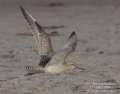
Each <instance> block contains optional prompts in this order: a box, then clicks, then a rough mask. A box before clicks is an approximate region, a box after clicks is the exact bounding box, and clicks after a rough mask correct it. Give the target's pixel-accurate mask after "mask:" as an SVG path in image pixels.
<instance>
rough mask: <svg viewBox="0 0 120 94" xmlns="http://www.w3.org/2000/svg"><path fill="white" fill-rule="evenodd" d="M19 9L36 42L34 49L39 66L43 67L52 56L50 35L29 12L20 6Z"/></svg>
mask: <svg viewBox="0 0 120 94" xmlns="http://www.w3.org/2000/svg"><path fill="white" fill-rule="evenodd" d="M20 10H21V12H22V14H23V16H24V18H25V19H26V21H27V22H28V24H29V25H30V27H31V29H32V34H33V37H34V39H35V42H36V45H35V46H36V47H35V48H36V49H37V52H38V54H39V56H40V63H39V66H41V67H45V66H46V64H47V63H48V62H49V61H50V59H51V57H52V56H53V53H54V52H53V47H52V43H51V38H50V35H49V34H48V33H47V32H45V30H44V29H43V27H42V26H41V25H40V24H39V23H38V22H37V21H36V19H35V18H33V17H32V16H31V15H30V13H29V12H28V11H27V10H25V9H24V8H23V7H22V6H20Z"/></svg>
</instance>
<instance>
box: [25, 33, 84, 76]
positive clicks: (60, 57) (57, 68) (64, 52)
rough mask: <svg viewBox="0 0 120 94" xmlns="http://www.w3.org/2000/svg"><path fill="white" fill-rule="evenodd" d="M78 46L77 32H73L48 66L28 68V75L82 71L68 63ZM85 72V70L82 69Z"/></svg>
mask: <svg viewBox="0 0 120 94" xmlns="http://www.w3.org/2000/svg"><path fill="white" fill-rule="evenodd" d="M76 46H77V35H76V33H75V32H72V33H71V34H70V36H69V38H68V40H67V43H66V44H65V45H64V46H63V48H62V49H60V50H59V51H58V52H56V53H55V54H54V55H53V57H52V58H51V60H50V61H49V62H48V64H47V65H46V66H45V67H44V68H41V67H39V66H35V67H33V66H26V70H27V71H28V73H27V74H26V75H32V74H36V73H41V72H46V73H50V74H59V73H62V72H66V71H68V70H73V69H74V68H78V69H80V70H81V69H82V68H80V67H78V66H77V65H76V64H74V63H72V62H67V61H66V59H67V57H68V56H69V55H70V54H72V53H73V52H74V51H75V49H76ZM82 70H83V69H82Z"/></svg>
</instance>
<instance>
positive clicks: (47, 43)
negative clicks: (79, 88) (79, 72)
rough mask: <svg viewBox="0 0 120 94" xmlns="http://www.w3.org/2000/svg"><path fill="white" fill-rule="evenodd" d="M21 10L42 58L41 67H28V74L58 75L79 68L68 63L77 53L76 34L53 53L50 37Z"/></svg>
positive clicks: (25, 11) (27, 13) (71, 35)
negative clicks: (69, 57) (69, 58)
mask: <svg viewBox="0 0 120 94" xmlns="http://www.w3.org/2000/svg"><path fill="white" fill-rule="evenodd" d="M20 10H21V12H22V14H23V16H24V18H25V19H26V20H27V22H28V23H29V25H30V27H31V29H32V31H33V32H32V33H33V37H34V39H35V41H36V47H37V51H38V53H39V56H40V63H39V66H37V67H33V66H26V70H27V71H28V73H27V74H28V75H29V74H35V73H39V72H47V73H53V74H54V73H55V74H57V73H61V72H64V71H66V70H70V69H73V68H75V67H77V66H76V65H75V64H73V63H69V62H66V58H67V57H68V56H69V55H70V54H71V53H73V52H74V51H75V48H76V46H77V35H76V33H75V32H72V33H71V34H70V36H69V38H68V40H67V43H66V44H65V45H64V46H63V48H62V49H60V50H59V51H58V52H56V53H55V52H54V51H53V47H52V43H51V38H50V35H49V34H48V33H47V32H45V30H44V29H43V28H42V26H41V25H40V24H39V23H38V22H37V21H36V19H35V18H33V17H32V16H31V15H30V13H29V12H28V11H27V10H25V9H24V8H23V7H22V6H20ZM77 68H79V67H77Z"/></svg>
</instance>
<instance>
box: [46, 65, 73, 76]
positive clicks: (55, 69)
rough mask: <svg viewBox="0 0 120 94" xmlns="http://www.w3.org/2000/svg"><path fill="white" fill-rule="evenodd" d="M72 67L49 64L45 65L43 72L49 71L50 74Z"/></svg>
mask: <svg viewBox="0 0 120 94" xmlns="http://www.w3.org/2000/svg"><path fill="white" fill-rule="evenodd" d="M70 69H73V66H72V67H71V66H65V65H62V64H60V65H51V66H47V67H46V68H45V72H47V73H51V74H59V73H61V72H65V71H67V70H70Z"/></svg>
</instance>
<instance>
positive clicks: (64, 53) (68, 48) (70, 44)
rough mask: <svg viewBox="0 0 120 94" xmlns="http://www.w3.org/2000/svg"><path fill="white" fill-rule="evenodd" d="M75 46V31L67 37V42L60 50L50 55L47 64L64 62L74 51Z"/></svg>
mask: <svg viewBox="0 0 120 94" xmlns="http://www.w3.org/2000/svg"><path fill="white" fill-rule="evenodd" d="M76 46H77V35H76V33H75V32H72V33H71V35H70V36H69V38H68V41H67V43H66V44H65V45H64V47H63V48H62V49H61V50H60V51H58V52H57V53H56V54H55V55H54V56H53V57H52V59H51V60H50V62H49V64H55V63H65V59H66V58H67V57H68V56H69V55H70V54H71V53H73V52H74V51H75V48H76Z"/></svg>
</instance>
